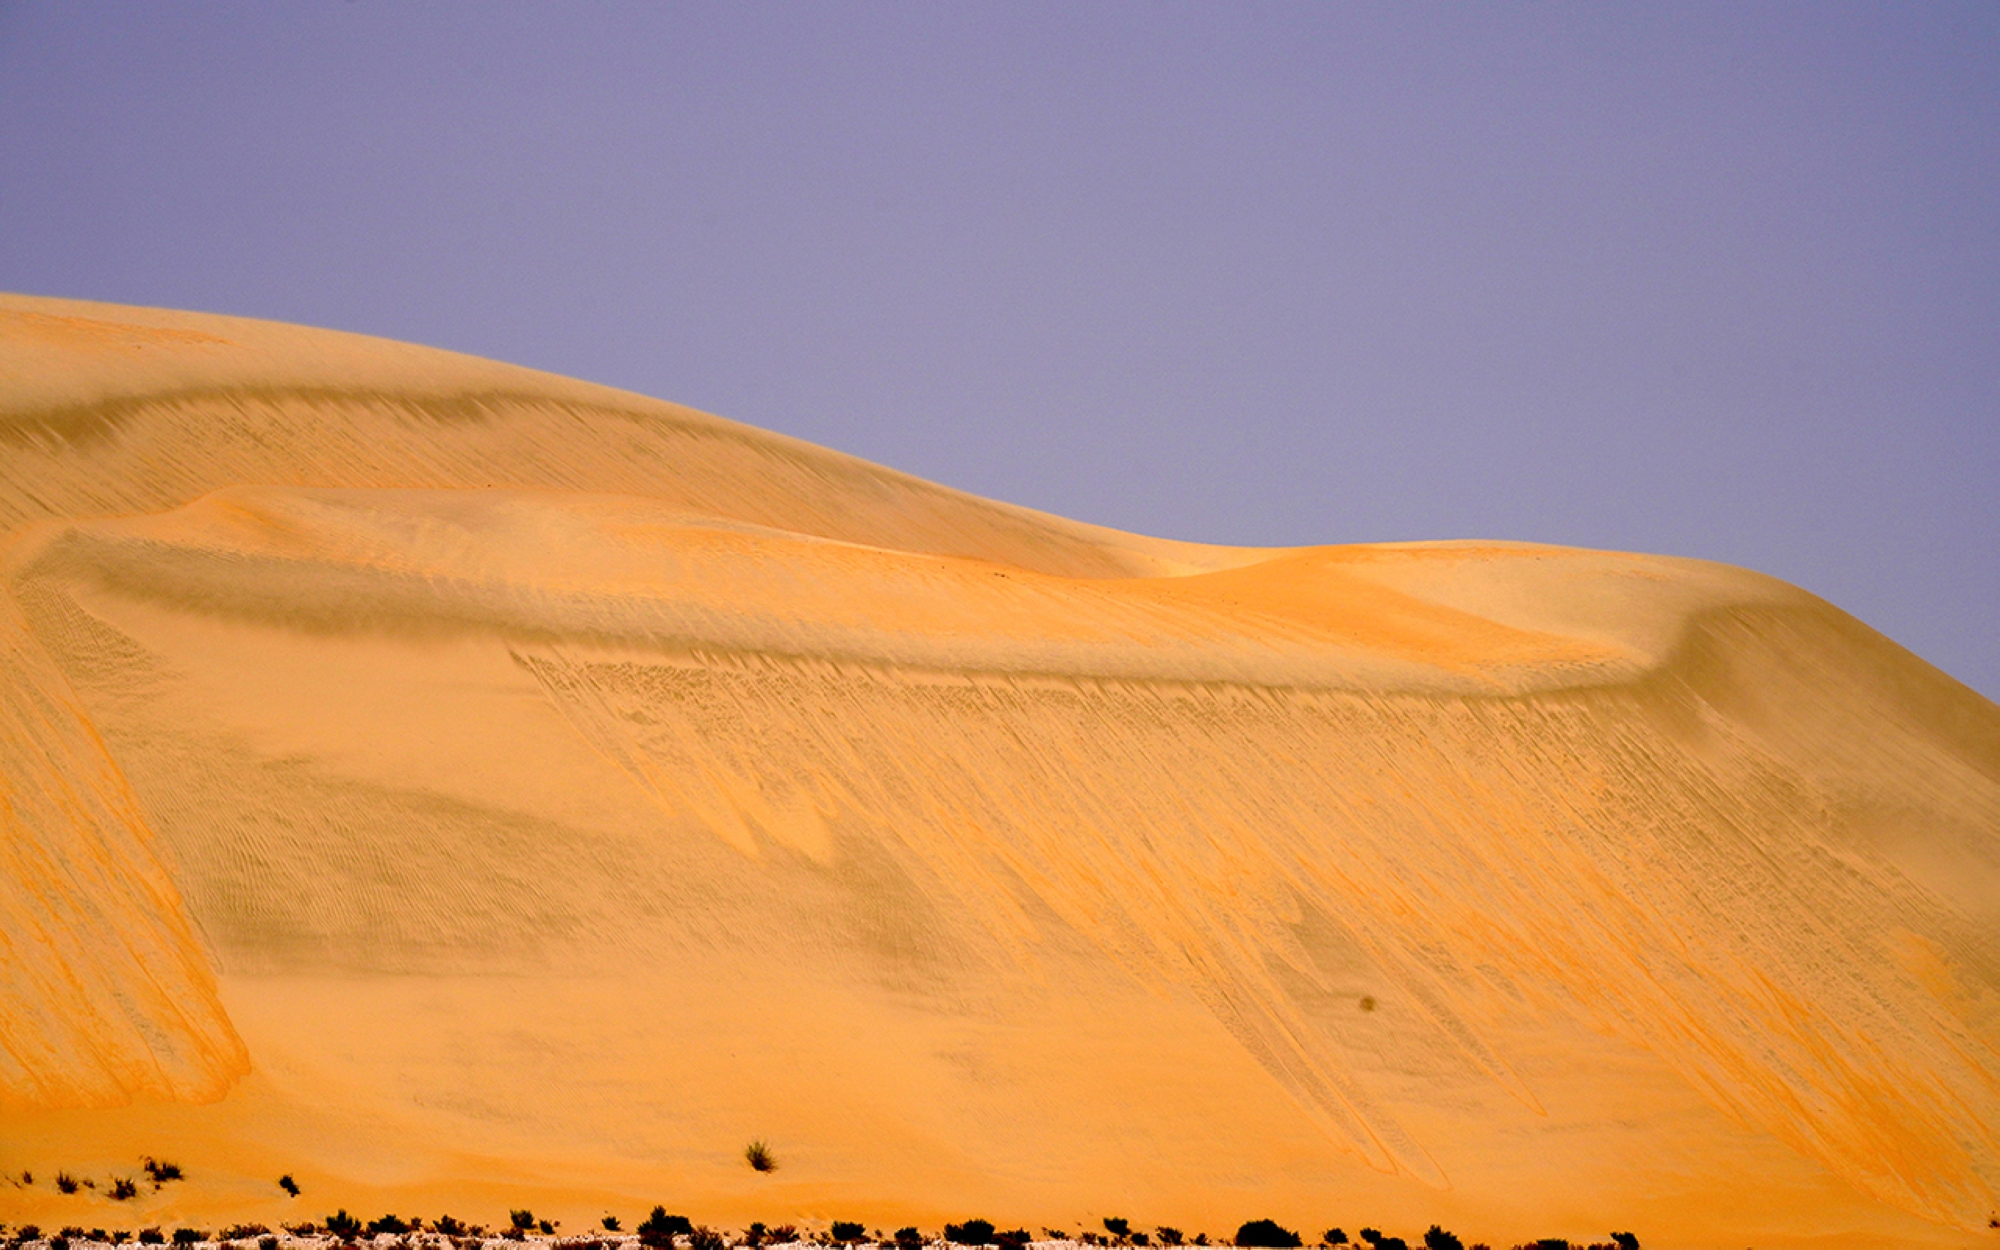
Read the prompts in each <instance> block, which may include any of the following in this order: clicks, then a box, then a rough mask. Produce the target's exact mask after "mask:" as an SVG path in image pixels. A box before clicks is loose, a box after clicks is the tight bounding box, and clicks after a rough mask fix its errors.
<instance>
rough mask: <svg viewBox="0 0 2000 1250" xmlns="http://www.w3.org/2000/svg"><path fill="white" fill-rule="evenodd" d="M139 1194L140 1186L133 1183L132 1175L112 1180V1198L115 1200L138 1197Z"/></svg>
mask: <svg viewBox="0 0 2000 1250" xmlns="http://www.w3.org/2000/svg"><path fill="white" fill-rule="evenodd" d="M138 1196H139V1187H138V1186H137V1185H135V1184H133V1183H132V1180H131V1178H130V1177H125V1176H121V1177H119V1178H118V1179H116V1180H114V1181H112V1182H111V1200H112V1201H113V1202H124V1201H126V1200H127V1199H130V1198H137V1197H138Z"/></svg>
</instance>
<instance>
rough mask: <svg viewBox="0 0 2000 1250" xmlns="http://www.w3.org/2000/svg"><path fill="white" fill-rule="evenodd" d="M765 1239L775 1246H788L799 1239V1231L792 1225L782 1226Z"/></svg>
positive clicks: (769, 1233) (768, 1233) (766, 1234)
mask: <svg viewBox="0 0 2000 1250" xmlns="http://www.w3.org/2000/svg"><path fill="white" fill-rule="evenodd" d="M764 1237H765V1239H766V1240H767V1241H769V1242H770V1243H771V1244H772V1245H774V1246H788V1245H790V1244H792V1243H793V1242H795V1241H797V1240H798V1239H799V1230H798V1228H797V1227H795V1226H794V1225H791V1224H780V1225H778V1226H777V1227H776V1228H774V1229H772V1230H771V1231H769V1232H767V1233H765V1234H764Z"/></svg>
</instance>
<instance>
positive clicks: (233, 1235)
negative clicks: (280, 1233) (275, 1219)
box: [216, 1224, 271, 1241]
mask: <svg viewBox="0 0 2000 1250" xmlns="http://www.w3.org/2000/svg"><path fill="white" fill-rule="evenodd" d="M270 1231H271V1230H270V1229H268V1228H265V1227H264V1226H263V1225H262V1224H232V1225H230V1226H229V1227H228V1228H225V1229H223V1230H222V1231H221V1232H220V1233H218V1234H216V1236H218V1237H220V1238H221V1239H222V1240H224V1241H249V1240H250V1239H251V1238H253V1237H262V1236H263V1235H264V1234H266V1233H268V1232H270Z"/></svg>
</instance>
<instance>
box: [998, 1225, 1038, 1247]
mask: <svg viewBox="0 0 2000 1250" xmlns="http://www.w3.org/2000/svg"><path fill="white" fill-rule="evenodd" d="M1034 1239H1035V1235H1034V1234H1033V1233H1031V1232H1029V1231H1028V1230H1027V1229H1025V1228H1010V1229H1007V1230H1006V1231H1005V1232H998V1233H995V1234H993V1244H994V1245H997V1246H999V1247H1001V1250H1022V1247H1024V1246H1026V1245H1027V1244H1028V1243H1029V1242H1031V1241H1033V1240H1034Z"/></svg>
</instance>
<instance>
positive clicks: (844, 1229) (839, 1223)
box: [828, 1220, 868, 1242]
mask: <svg viewBox="0 0 2000 1250" xmlns="http://www.w3.org/2000/svg"><path fill="white" fill-rule="evenodd" d="M828 1232H829V1233H830V1235H831V1236H832V1237H833V1239H834V1240H835V1241H839V1242H849V1241H860V1240H861V1239H862V1238H863V1237H865V1236H867V1234H868V1230H867V1229H865V1228H863V1227H862V1226H861V1225H859V1224H856V1223H854V1222H853V1221H852V1220H835V1221H834V1222H833V1227H832V1228H831V1229H829V1230H828Z"/></svg>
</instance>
